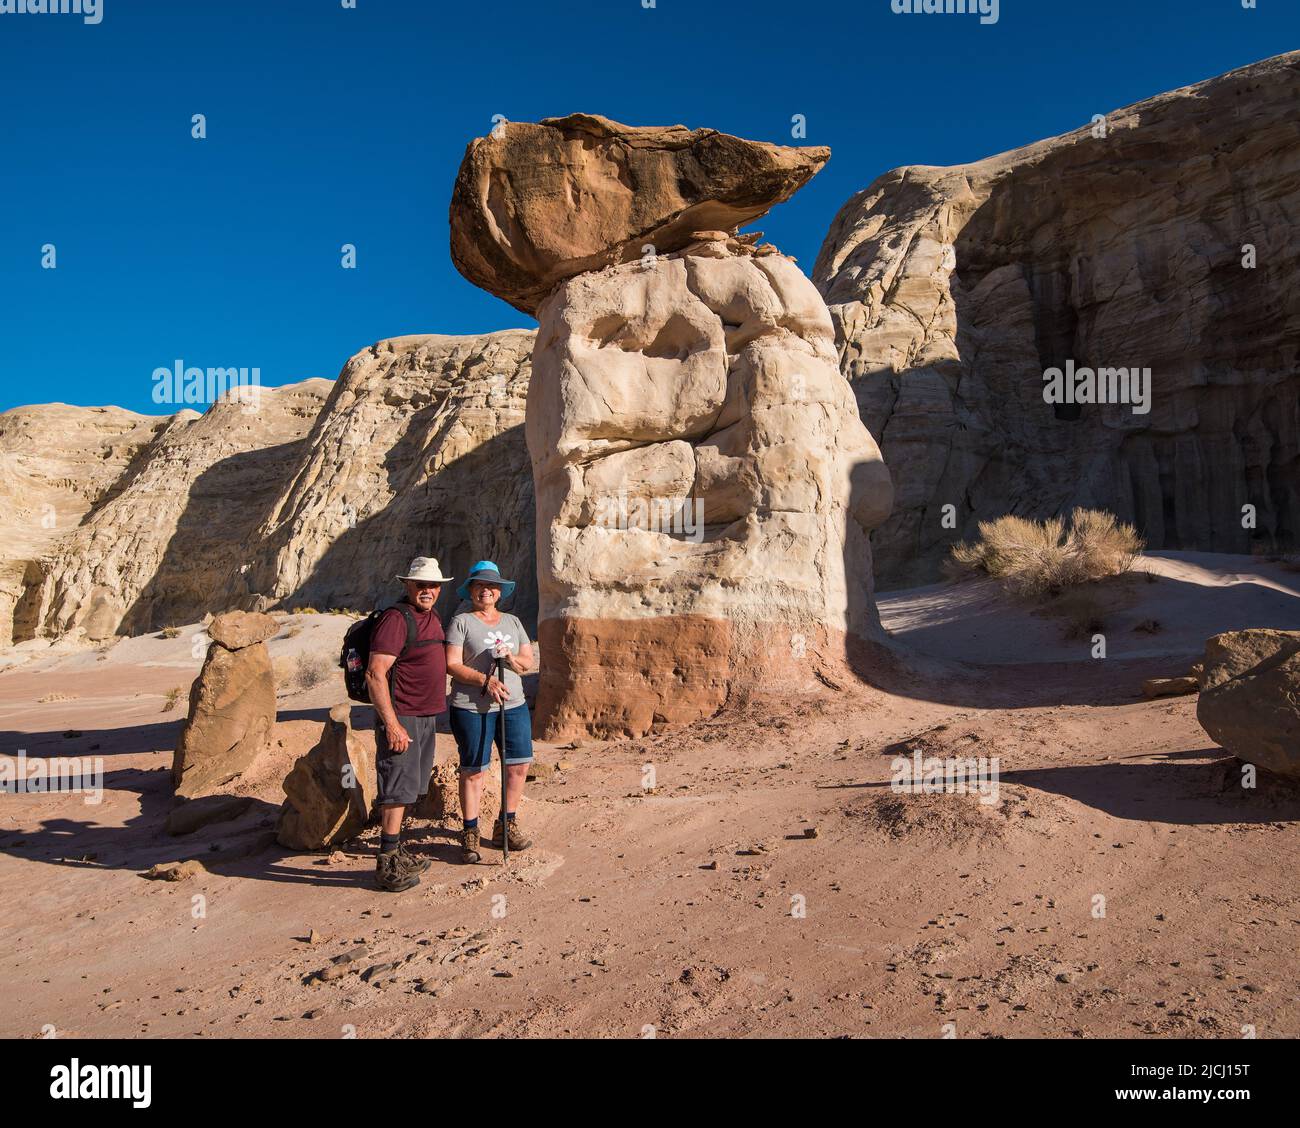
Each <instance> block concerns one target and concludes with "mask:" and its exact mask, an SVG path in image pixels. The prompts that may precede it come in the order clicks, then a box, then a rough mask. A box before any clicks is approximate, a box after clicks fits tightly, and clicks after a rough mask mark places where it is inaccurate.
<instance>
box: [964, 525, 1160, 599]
mask: <svg viewBox="0 0 1300 1128" xmlns="http://www.w3.org/2000/svg"><path fill="white" fill-rule="evenodd" d="M979 531H980V539H979V540H977V541H975V542H974V543H973V544H966V543H965V542H963V543H961V544H957V545H954V546H953V548H952V550H951V554H950V556H949V561H948V565H949V571H950V573H953V574H962V573H969V572H983V573H984V574H986V575H989V576H993V577H995V578H997V579H999V580H1001V581H1002V582H1003V583H1004V584H1005V585H1006V586H1007V587H1008V588H1009V589H1011V590H1012V591H1014V592H1016V593H1017V594H1019V595H1028V596H1039V595H1057V594H1059V593H1060V592H1062V591H1066V590H1068V589H1070V588H1074V587H1078V586H1079V585H1080V584H1086V583H1089V582H1091V581H1093V580H1099V579H1102V578H1103V577H1106V576H1118V575H1120V574H1122V573H1124V572H1127V571H1128V570H1129V569H1130V568H1131V567H1132V566H1133V562H1134V560H1136V559H1137V556H1138V554H1139V553H1140V552H1141V551H1142V549H1143V548H1144V547H1145V545H1144V543H1143V541H1142V538H1141V537H1139V536H1138V535H1137V532H1136V530H1134V528H1133V527H1132V526H1131V525H1125V524H1123V523H1122V522H1121V521H1118V520H1117V519H1116V518H1115V515H1114V514H1112V513H1103V512H1100V511H1099V510H1096V509H1076V510H1075V511H1074V512H1073V513H1071V514H1070V519H1069V522H1068V523H1067V522H1066V521H1065V520H1063V519H1062V518H1060V517H1052V518H1049V519H1048V520H1046V521H1031V520H1028V519H1026V518H1024V517H1011V516H1008V517H999V518H998V519H997V520H996V521H981V522H980V526H979Z"/></svg>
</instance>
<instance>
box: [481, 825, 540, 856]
mask: <svg viewBox="0 0 1300 1128" xmlns="http://www.w3.org/2000/svg"><path fill="white" fill-rule="evenodd" d="M487 844H488V845H489V846H491V847H492V848H493V849H495V850H500V849H501V820H500V819H497V821H496V822H494V823H493V824H492V837H491V838H489V839H488V840H487ZM532 844H533V840H532V839H531V838H525V837H524V832H523V831H522V830H520V829H519V823H518V821H516V820H515V819H511V820H510V849H511V850H527V849H528V847H529V846H531V845H532Z"/></svg>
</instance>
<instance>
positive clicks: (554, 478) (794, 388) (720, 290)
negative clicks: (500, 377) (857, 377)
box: [526, 232, 892, 741]
mask: <svg viewBox="0 0 1300 1128" xmlns="http://www.w3.org/2000/svg"><path fill="white" fill-rule="evenodd" d="M539 316H540V319H541V328H540V330H539V334H538V345H537V347H536V348H535V350H534V353H533V380H532V385H531V387H530V391H529V398H528V414H527V420H526V435H527V439H528V448H529V451H530V454H531V456H532V462H533V477H534V487H535V491H536V495H537V523H538V537H537V543H538V593H539V603H540V610H539V626H538V636H539V639H540V642H541V651H542V654H543V655H544V656H545V657H544V661H543V663H542V670H541V678H540V685H539V690H538V699H537V726H538V729H539V732H540V733H541V735H542V736H543V738H544V739H547V740H555V741H558V740H562V739H566V738H570V737H574V736H586V735H595V736H605V737H608V736H618V735H630V736H641V735H643V734H645V733H647V732H649V731H650V730H651V729H652V728H653V727H655V726H657V725H662V724H674V723H687V722H690V721H694V720H697V719H699V718H701V717H704V716H709V715H711V714H712V713H714V712H716V711H717V709H718V708H719V707H720V706H721V705H722V704H723V702H724V701H726V700H727V699H728V697H729V696H732V695H734V694H737V693H742V692H749V691H751V690H753V689H758V688H762V687H764V686H776V685H780V684H784V685H785V686H786V687H787V688H788V686H789V684H790V683H789V682H788V681H787V680H786V679H789V678H790V677H791V676H792V675H797V677H798V678H799V679H801V681H800V682H798V683H797V684H803V682H807V681H809V680H811V674H810V672H811V670H812V669H813V667H814V666H815V665H817V663H818V661H819V660H821V659H823V658H827V659H830V660H840V661H842V660H843V658H844V655H845V650H846V645H847V642H848V640H849V638H850V636H864V635H866V634H869V633H870V632H872V631H873V630H874V629H875V627H876V626H877V620H876V616H875V608H874V603H873V602H872V598H871V594H872V583H871V574H872V569H871V550H870V545H869V543H868V533H869V531H870V529H871V528H873V527H874V526H875V525H877V524H879V523H880V522H881V521H882V520H883V519H884V518H885V517H886V516H887V515H888V513H889V510H890V503H891V497H892V485H891V483H890V478H889V473H888V471H887V470H886V469H885V466H884V463H883V462H882V460H881V457H880V452H879V449H878V448H877V446H876V444H875V442H874V441H873V440H872V438H871V436H870V434H869V433H868V431H867V429H866V428H865V427H864V426H863V425H862V422H861V420H860V419H859V418H858V415H857V410H856V406H855V404H854V401H853V396H852V392H851V390H850V388H849V386H848V383H847V382H846V381H845V379H844V378H843V376H841V375H840V372H839V370H838V368H837V367H836V363H835V349H834V340H833V336H832V328H831V322H830V317H829V314H828V313H827V310H826V307H825V305H824V303H823V302H822V300H821V298H820V296H819V295H818V293H817V291H816V289H815V288H814V287H813V285H812V284H811V283H810V282H809V281H808V279H807V278H806V277H805V276H804V275H803V273H802V272H801V271H800V270H799V269H798V267H797V266H795V264H794V262H793V260H791V259H789V258H786V257H785V256H783V255H781V254H779V253H776V252H774V251H770V250H764V249H762V248H756V247H754V246H753V245H752V244H751V243H749V242H748V241H745V240H741V239H732V238H729V237H725V236H719V235H718V234H717V233H712V232H710V233H706V234H705V235H704V237H702V238H701V239H700V240H698V241H697V242H695V243H694V244H692V245H690V246H688V247H686V248H684V249H683V250H681V251H680V252H677V253H673V254H661V255H657V256H655V257H654V258H653V259H650V260H647V261H644V262H635V263H627V264H622V265H615V266H611V267H608V268H607V269H605V270H603V271H600V272H597V273H587V274H582V275H579V276H578V277H576V278H572V279H570V280H569V281H567V282H565V283H563V284H562V285H561V286H560V287H559V288H558V289H557V290H556V291H555V293H554V294H552V295H551V297H550V298H548V299H547V300H546V301H545V302H544V303H543V305H542V308H541V310H540V313H539Z"/></svg>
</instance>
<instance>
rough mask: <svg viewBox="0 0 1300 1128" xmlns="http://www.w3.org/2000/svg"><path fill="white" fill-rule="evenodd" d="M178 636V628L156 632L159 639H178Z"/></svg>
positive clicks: (179, 630) (179, 631)
mask: <svg viewBox="0 0 1300 1128" xmlns="http://www.w3.org/2000/svg"><path fill="white" fill-rule="evenodd" d="M180 635H181V629H180V627H163V629H162V630H160V631H159V632H158V637H159V638H180Z"/></svg>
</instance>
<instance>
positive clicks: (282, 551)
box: [225, 329, 537, 622]
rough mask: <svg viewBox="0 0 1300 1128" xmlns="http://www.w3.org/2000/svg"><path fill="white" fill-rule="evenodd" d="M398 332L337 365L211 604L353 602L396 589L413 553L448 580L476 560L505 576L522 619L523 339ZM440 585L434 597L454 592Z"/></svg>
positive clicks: (527, 577) (532, 594) (527, 487)
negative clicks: (220, 595) (437, 566)
mask: <svg viewBox="0 0 1300 1128" xmlns="http://www.w3.org/2000/svg"><path fill="white" fill-rule="evenodd" d="M535 336H536V334H534V333H532V332H529V331H527V330H523V329H507V330H504V331H502V332H499V333H488V334H484V335H483V336H478V337H445V336H417V337H399V338H396V339H394V340H390V341H381V342H380V343H379V344H377V345H374V346H372V347H371V348H368V349H365V350H364V351H362V352H360V353H358V354H357V355H356V356H354V357H353V358H352V359H351V360H349V361H348V363H347V364H346V365H345V366H344V368H343V372H342V373H341V374H340V376H339V378H338V381H337V382H336V383H335V385H334V388H333V391H332V392H331V394H330V397H329V400H328V401H327V403H326V404H325V406H324V409H323V410H322V411H321V413H320V418H319V419H318V420H317V421H316V425H315V426H314V427H313V428H312V431H311V433H310V435H308V436H307V439H306V441H305V442H304V443H303V444H302V446H301V449H300V450H299V451H298V452H297V457H296V458H295V460H294V462H293V464H292V466H291V467H290V468H289V471H288V473H287V474H285V475H283V476H282V478H281V479H280V480H279V481H278V483H277V490H276V496H275V499H274V501H273V502H272V503H271V504H270V505H269V506H268V507H267V508H266V510H265V515H264V518H263V520H261V521H260V522H259V523H258V524H257V525H256V526H255V527H254V529H253V532H252V536H251V537H250V543H251V544H252V545H253V546H255V550H254V551H253V552H252V553H251V554H250V558H249V567H248V569H247V570H246V571H241V572H239V573H237V574H235V575H232V576H231V577H230V578H229V585H228V587H227V589H226V594H225V602H227V603H229V604H230V605H231V606H246V607H255V608H259V609H264V608H267V607H272V606H281V605H283V606H288V607H299V606H314V607H347V608H356V609H366V608H369V607H371V606H373V605H375V604H376V602H378V601H381V600H382V601H391V600H393V599H395V598H397V597H398V596H399V595H400V594H401V592H400V588H399V587H398V585H397V584H396V583H395V582H394V580H393V577H394V575H396V574H397V573H398V572H399V571H401V570H402V569H404V568H405V567H406V565H407V564H408V563H410V560H411V558H412V557H413V556H424V555H429V556H436V557H437V558H438V560H439V561H440V562H441V565H442V569H443V572H444V573H445V574H448V575H454V576H456V577H457V580H458V582H459V580H460V579H463V578H464V576H465V574H466V571H467V570H468V568H469V565H471V564H472V563H474V561H476V560H479V559H482V558H485V557H486V558H488V559H492V560H495V561H496V562H497V564H498V565H499V566H500V567H501V569H502V570H503V573H504V574H505V575H507V576H509V577H510V578H512V579H515V580H517V582H518V584H519V586H518V589H517V590H516V592H515V595H514V597H513V599H514V602H513V607H512V609H513V610H514V611H516V612H517V613H518V614H520V615H521V616H522V617H523V618H524V619H525V621H526V622H531V621H532V620H533V619H534V618H535V617H536V611H537V584H536V579H535V568H534V566H533V482H532V473H531V470H530V469H529V465H528V452H527V449H526V447H525V445H524V433H523V422H524V400H525V396H526V394H527V391H528V380H529V375H530V372H531V360H530V358H531V355H532V348H533V339H534V337H535ZM455 586H456V585H448V586H447V587H446V588H444V590H443V593H442V600H441V602H440V603H439V609H440V610H442V611H444V612H445V611H446V610H447V609H448V608H449V607H451V606H452V605H453V603H454V602H455V593H454V591H453V590H452V589H453V588H454V587H455Z"/></svg>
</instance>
